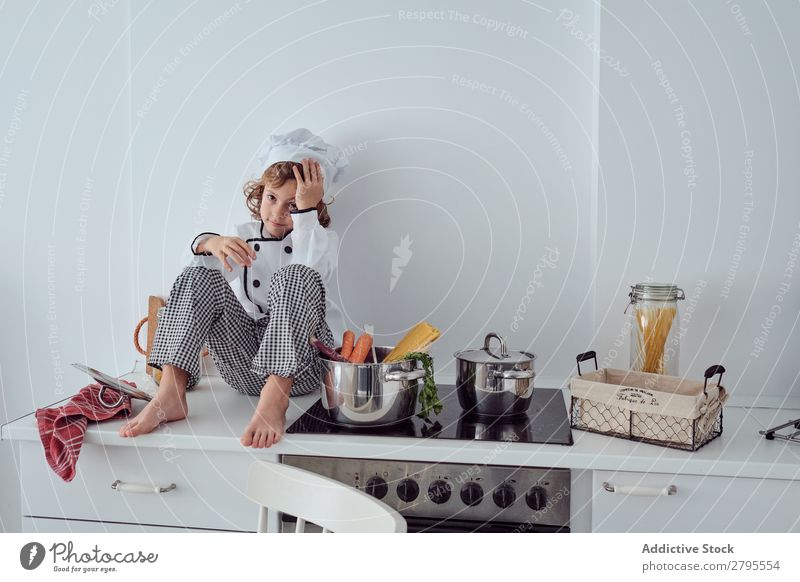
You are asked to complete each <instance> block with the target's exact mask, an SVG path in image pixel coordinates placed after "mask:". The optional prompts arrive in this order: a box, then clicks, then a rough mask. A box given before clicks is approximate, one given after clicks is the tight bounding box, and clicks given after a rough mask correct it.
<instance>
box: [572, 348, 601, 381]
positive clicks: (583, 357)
mask: <svg viewBox="0 0 800 582" xmlns="http://www.w3.org/2000/svg"><path fill="white" fill-rule="evenodd" d="M591 359H594V369H595V370H597V352H595V351H594V350H592V351H591V352H583V353H582V354H578V355H577V356H575V361H576V362H577V363H578V376H580V375H581V362H583V361H585V360H591Z"/></svg>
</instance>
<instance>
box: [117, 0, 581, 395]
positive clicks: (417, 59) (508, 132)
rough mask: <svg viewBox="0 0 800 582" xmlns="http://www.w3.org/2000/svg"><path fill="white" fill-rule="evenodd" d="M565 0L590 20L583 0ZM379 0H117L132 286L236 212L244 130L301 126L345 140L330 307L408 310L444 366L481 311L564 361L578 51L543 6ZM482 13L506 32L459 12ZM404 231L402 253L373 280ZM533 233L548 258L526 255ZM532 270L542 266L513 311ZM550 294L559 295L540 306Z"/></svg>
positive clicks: (254, 137)
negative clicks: (395, 274)
mask: <svg viewBox="0 0 800 582" xmlns="http://www.w3.org/2000/svg"><path fill="white" fill-rule="evenodd" d="M570 5H572V6H573V9H574V10H576V11H579V12H581V14H583V17H584V18H585V19H587V20H588V21H591V19H592V7H591V4H590V3H588V2H576V3H571V4H570ZM343 6H349V7H350V8H348V9H343ZM356 6H360V8H357V7H356ZM397 6H398V4H397V3H396V2H371V3H363V4H358V5H356V4H352V3H351V4H342V3H330V2H329V3H320V4H316V5H313V6H309V7H307V8H302V7H297V5H296V3H292V2H281V3H275V2H273V3H270V4H269V7H267V6H266V5H263V4H256V3H246V2H239V3H234V4H232V5H228V4H223V5H221V4H219V3H217V2H213V3H212V2H205V3H198V4H197V5H194V6H193V7H192V9H191V10H189V11H187V12H186V13H185V14H181V15H180V16H179V14H180V13H181V12H182V11H183V10H184V9H185V7H184V6H181V5H173V6H172V7H171V8H168V7H162V8H161V10H160V11H159V13H158V14H157V21H156V20H155V18H156V16H154V15H153V14H151V13H150V12H151V11H150V10H146V11H144V12H143V13H141V14H136V13H137V12H138V11H139V9H138V8H137V9H135V10H134V13H135V14H134V19H135V21H134V26H133V32H132V47H133V48H132V55H133V58H132V62H133V84H132V86H133V96H132V98H133V112H134V117H133V131H134V139H133V165H134V168H135V171H134V174H133V180H134V181H133V192H134V193H135V196H134V207H135V210H134V215H135V217H136V219H135V220H136V235H135V236H136V247H137V248H138V249H139V250H140V251H141V255H140V256H141V258H140V260H139V261H138V264H139V267H140V268H139V271H138V277H139V280H138V281H137V286H138V287H139V288H140V294H141V295H145V294H147V293H149V292H153V291H154V290H163V291H164V292H168V290H169V285H170V284H171V281H172V280H173V279H174V277H175V276H176V274H177V272H178V270H179V268H180V263H179V259H180V258H181V256H182V253H183V251H184V250H185V249H186V248H187V247H188V244H189V241H191V239H192V238H193V237H194V235H195V234H196V233H199V232H202V231H205V230H216V231H218V230H219V229H222V228H224V226H225V222H226V221H227V219H228V217H233V218H236V219H240V220H245V219H246V218H247V214H246V211H245V205H244V202H243V196H242V194H241V187H242V184H243V183H244V181H245V180H246V179H248V178H249V177H251V176H253V175H254V174H255V172H256V168H257V167H256V165H255V163H254V161H253V160H254V158H255V156H256V154H257V152H258V151H259V149H260V147H261V145H262V143H263V142H264V140H265V139H266V138H267V137H268V135H269V134H270V133H272V132H285V131H287V130H290V129H292V128H294V127H297V126H307V127H309V128H311V129H312V130H313V131H315V132H320V133H322V134H323V135H324V136H325V138H326V139H327V140H329V141H331V142H333V143H337V144H339V145H340V146H341V147H343V148H347V149H350V150H353V151H354V153H353V155H352V156H351V167H350V169H349V170H350V171H349V173H348V175H347V176H346V177H347V180H348V181H347V182H346V183H345V185H344V188H343V189H342V191H341V193H340V195H339V196H338V197H337V199H336V202H335V203H334V205H333V206H332V207H331V213H332V219H333V223H332V227H333V228H335V229H336V230H337V232H339V233H340V235H341V239H342V247H341V258H340V263H339V274H338V279H337V281H336V282H335V285H334V288H333V289H332V292H333V295H334V297H335V298H336V299H337V301H339V302H340V304H341V306H342V308H343V312H344V313H345V317H346V319H347V323H348V324H349V325H352V326H361V325H362V324H363V323H365V322H370V321H371V322H373V323H374V324H375V326H376V331H377V334H378V337H377V341H378V342H379V345H391V344H393V343H394V342H396V340H397V339H399V337H400V336H401V335H402V334H403V333H404V332H405V331H406V330H407V329H408V328H409V327H410V326H412V325H414V324H415V323H416V322H418V321H420V320H422V319H426V320H428V321H430V322H432V323H433V324H434V325H437V326H439V327H440V328H441V329H442V332H443V337H442V339H441V340H440V341H439V342H438V343H437V345H436V349H435V352H434V353H435V356H436V357H437V370H438V371H439V372H440V374H442V377H443V378H447V377H448V376H449V377H451V378H452V374H453V369H454V366H453V365H452V364H453V361H452V360H453V358H452V355H453V353H454V352H455V351H457V350H461V349H464V348H466V347H474V346H476V345H478V344H482V341H483V337H484V335H485V334H486V333H487V332H489V331H497V332H499V333H501V334H504V335H507V336H508V337H509V342H510V343H511V344H513V346H514V347H515V348H517V349H530V348H531V347H532V348H533V349H534V350H535V351H536V352H537V353H538V354H539V356H540V362H539V366H540V372H541V373H542V374H543V375H544V376H548V377H550V378H552V379H553V381H557V382H560V379H561V378H563V377H565V376H566V375H567V374H569V370H570V368H571V364H570V361H569V358H566V359H565V358H559V357H556V356H557V354H559V353H560V352H561V350H564V351H565V352H566V353H568V354H569V353H573V352H577V351H581V350H582V349H583V348H584V346H585V345H586V344H587V342H588V339H589V337H590V331H591V321H592V312H591V301H586V300H585V299H586V298H585V295H586V290H587V289H588V288H589V286H590V280H591V276H592V265H591V252H590V249H591V243H592V228H591V226H590V216H591V215H590V212H591V195H592V187H591V156H592V143H591V138H592V133H591V132H592V54H591V52H590V51H588V50H586V49H585V47H584V46H582V45H580V44H578V43H576V42H573V40H572V39H571V38H570V37H569V35H567V34H565V33H564V31H563V30H561V29H560V28H559V27H557V26H554V22H555V17H556V13H555V12H553V11H552V10H550V9H541V8H536V7H535V6H533V5H529V4H524V3H515V4H511V5H509V6H502V5H501V6H500V7H493V8H491V9H487V6H486V4H485V3H484V2H478V1H475V2H466V3H465V2H451V3H449V4H442V5H439V6H437V11H438V12H437V13H436V15H435V16H438V17H441V18H442V20H436V19H433V20H430V21H422V22H420V21H415V20H411V19H409V17H408V16H406V14H405V13H406V12H413V11H414V10H419V9H421V8H422V7H423V6H424V5H423V4H421V3H420V4H419V5H416V6H415V5H410V6H402V5H400V6H401V9H398V8H397ZM165 11H166V12H165ZM485 14H488V15H491V16H492V17H494V18H495V19H497V20H498V21H501V22H504V23H513V24H514V25H516V26H517V27H518V28H519V29H520V30H519V35H517V36H515V35H514V33H513V31H511V32H512V35H511V36H509V35H508V34H504V33H503V31H502V30H506V29H502V30H498V31H492V30H489V29H487V28H486V27H483V26H481V25H480V23H478V24H476V23H473V22H472V19H473V18H475V17H476V16H477V17H478V18H477V19H478V21H480V16H481V15H485ZM459 15H461V16H462V17H466V18H467V20H468V22H466V23H465V22H462V21H461V20H459ZM462 79H464V81H463V83H464V84H472V83H475V84H477V89H475V90H471V89H470V88H467V87H465V86H463V85H462V84H461V82H462V81H461V80H462ZM481 85H483V90H481ZM537 123H538V124H539V126H537ZM540 126H541V127H540ZM548 128H549V129H548ZM548 131H552V134H549V133H546V132H548ZM547 135H552V136H553V139H557V140H558V142H560V145H558V150H556V149H554V145H553V143H552V140H548V137H547ZM359 146H361V149H360V150H359ZM559 155H561V157H562V160H563V162H560V161H559ZM564 165H567V169H564V167H563V166H564ZM142 215H146V216H148V218H147V220H146V221H144V220H142V219H141V216H142ZM167 224H168V225H169V228H167ZM404 236H408V237H409V238H410V240H411V241H412V242H411V245H410V253H411V257H410V260H409V261H408V264H407V265H406V266H405V267H404V269H403V271H402V275H401V276H400V278H399V279H398V280H397V282H396V284H395V285H394V287H393V289H392V287H391V280H392V270H391V269H392V259H393V257H394V256H395V255H394V252H393V249H394V248H395V247H397V246H399V245H400V243H401V240H402V238H403V237H404ZM546 248H551V249H554V251H556V252H554V253H553V254H554V256H555V255H557V256H558V260H557V263H556V264H555V267H554V268H546V269H545V270H546V271H547V272H544V273H539V274H536V264H537V262H538V261H539V259H540V258H541V257H542V256H545V255H547V254H548V251H546ZM145 260H146V261H147V262H145ZM540 271H541V269H540ZM365 273H369V275H365ZM532 278H536V281H537V282H541V283H542V284H543V285H544V286H543V287H542V288H534V290H535V292H534V294H535V298H534V301H533V302H532V307H531V308H530V309H528V310H527V312H526V313H525V314H523V315H522V317H523V319H522V320H521V321H518V322H517V325H516V326H515V328H514V329H513V330H512V329H511V324H512V322H513V321H514V316H515V314H516V313H517V310H518V308H519V306H520V304H521V302H522V300H523V297H524V296H525V294H526V287H527V286H528V283H529V281H530V280H531V279H532ZM559 296H561V297H562V298H568V299H567V300H568V301H569V302H570V309H568V310H565V309H554V308H553V307H554V305H555V304H556V302H557V300H558V298H559ZM526 307H527V300H526V303H525V304H524V305H523V309H525V308H526Z"/></svg>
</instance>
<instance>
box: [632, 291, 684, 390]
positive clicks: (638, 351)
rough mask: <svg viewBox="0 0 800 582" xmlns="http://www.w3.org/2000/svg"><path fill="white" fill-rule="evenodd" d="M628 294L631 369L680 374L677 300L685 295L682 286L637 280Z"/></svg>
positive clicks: (672, 374)
mask: <svg viewBox="0 0 800 582" xmlns="http://www.w3.org/2000/svg"><path fill="white" fill-rule="evenodd" d="M628 297H630V304H629V305H628V308H630V309H631V314H630V316H629V317H630V318H631V321H630V324H631V361H630V367H631V370H635V371H637V372H650V373H654V374H667V375H670V376H677V375H678V354H679V351H680V350H679V347H680V346H679V340H680V336H679V334H678V324H679V322H680V317H679V316H678V300H680V299H685V298H686V295H685V294H684V292H683V289H680V288H678V286H677V285H669V284H663V283H637V284H636V285H631V291H630V293H628ZM628 308H626V311H627V310H628Z"/></svg>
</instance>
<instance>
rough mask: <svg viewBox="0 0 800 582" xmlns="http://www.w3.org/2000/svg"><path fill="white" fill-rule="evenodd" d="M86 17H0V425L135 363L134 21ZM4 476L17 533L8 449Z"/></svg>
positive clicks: (11, 8)
mask: <svg viewBox="0 0 800 582" xmlns="http://www.w3.org/2000/svg"><path fill="white" fill-rule="evenodd" d="M90 6H91V3H90V2H88V1H82V2H78V3H75V4H74V5H72V6H71V7H70V6H69V5H67V4H62V3H60V2H43V3H41V4H39V5H38V6H37V7H36V8H34V5H31V4H29V3H26V2H7V3H5V4H4V5H3V7H2V13H1V15H0V55H3V57H2V59H0V87H2V88H1V89H0V140H2V142H0V247H2V248H3V250H4V252H3V253H2V273H3V276H2V279H1V280H2V297H4V299H5V302H4V309H3V312H2V313H3V332H2V334H0V386H2V389H1V391H0V392H1V393H2V402H3V407H4V410H3V411H2V412H1V413H0V421H2V422H5V421H6V420H7V419H9V420H10V419H13V418H17V417H18V416H21V415H23V414H26V413H28V412H30V411H31V410H33V409H35V408H37V407H41V406H44V405H47V404H49V403H51V402H54V401H56V400H60V399H62V398H65V397H67V396H69V395H71V394H73V393H74V392H75V390H76V389H77V388H78V387H80V386H83V385H85V380H86V378H85V377H81V375H80V374H79V373H78V372H77V371H74V370H71V369H68V367H69V365H70V363H72V362H76V361H77V362H83V361H92V362H97V365H102V366H105V367H106V368H108V369H110V370H120V371H126V370H127V369H129V368H130V367H131V365H132V362H133V354H132V353H131V348H130V339H129V337H130V334H131V331H132V330H133V328H132V327H131V324H132V322H133V321H134V317H135V313H134V302H133V301H134V290H133V288H132V285H131V282H132V280H133V276H134V273H135V271H136V267H135V265H134V263H133V254H132V252H131V249H132V246H131V207H130V200H131V196H130V168H129V166H128V163H127V161H126V158H125V150H126V147H127V145H128V141H129V126H128V122H129V112H130V99H129V91H128V85H127V81H128V69H129V64H128V63H129V49H130V46H129V43H128V41H127V34H126V28H127V26H128V21H129V19H128V14H127V7H126V6H125V5H124V4H118V5H116V6H113V8H110V9H108V10H107V11H106V13H105V14H99V13H96V12H92V13H91V14H90ZM112 258H113V262H112ZM81 382H83V383H84V384H81ZM0 466H1V467H2V469H0V475H2V476H3V483H2V489H1V491H2V494H1V495H0V526H2V527H3V528H4V529H6V530H11V531H15V530H19V528H20V521H19V515H20V509H19V499H18V497H17V495H15V494H14V492H15V488H16V475H15V472H16V471H15V463H14V459H13V457H12V456H11V447H10V445H9V443H7V442H4V443H2V446H0Z"/></svg>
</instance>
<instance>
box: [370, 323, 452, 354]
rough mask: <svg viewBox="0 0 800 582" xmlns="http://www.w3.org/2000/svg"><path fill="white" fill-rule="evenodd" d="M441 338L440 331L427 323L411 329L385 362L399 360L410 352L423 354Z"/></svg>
mask: <svg viewBox="0 0 800 582" xmlns="http://www.w3.org/2000/svg"><path fill="white" fill-rule="evenodd" d="M438 337H439V330H438V329H436V328H435V327H433V326H432V325H431V324H429V323H428V322H427V321H421V322H419V323H418V324H417V325H415V326H414V327H412V328H411V330H410V331H409V332H408V333H407V334H406V335H405V337H404V338H403V339H401V340H400V343H398V344H397V346H395V348H394V349H393V350H392V351H391V352H389V354H388V355H387V356H386V357H385V358H384V359H383V361H384V362H393V361H395V360H399V359H400V358H402V357H403V356H404V355H405V354H407V353H409V352H422V351H424V350H425V349H426V348H427V347H428V346H430V345H431V344H432V343H433V342H434V341H435V340H436V339H437V338H438Z"/></svg>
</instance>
